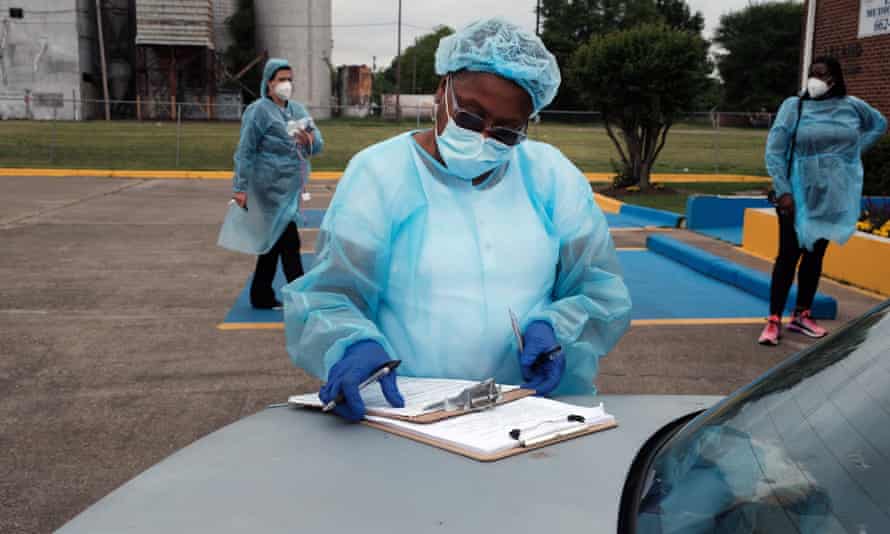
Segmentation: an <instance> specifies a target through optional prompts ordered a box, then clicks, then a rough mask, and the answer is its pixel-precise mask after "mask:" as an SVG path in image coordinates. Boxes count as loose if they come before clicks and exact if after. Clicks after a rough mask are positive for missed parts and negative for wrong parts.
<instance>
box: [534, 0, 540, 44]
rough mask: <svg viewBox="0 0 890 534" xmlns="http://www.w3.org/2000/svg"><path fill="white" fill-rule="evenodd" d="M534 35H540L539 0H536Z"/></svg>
mask: <svg viewBox="0 0 890 534" xmlns="http://www.w3.org/2000/svg"><path fill="white" fill-rule="evenodd" d="M535 35H537V36H538V37H540V36H541V0H538V7H537V8H535Z"/></svg>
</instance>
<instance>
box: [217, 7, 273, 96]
mask: <svg viewBox="0 0 890 534" xmlns="http://www.w3.org/2000/svg"><path fill="white" fill-rule="evenodd" d="M226 29H227V30H228V31H229V35H230V36H231V37H232V44H231V45H229V46H228V48H226V50H225V52H223V61H224V62H225V65H226V69H227V70H228V71H229V74H230V75H235V74H236V73H238V72H240V71H241V69H243V68H244V67H246V66H247V65H249V64H250V62H251V61H253V60H254V59H255V58H256V57H257V55H258V53H257V51H256V26H255V18H254V14H253V0H238V9H237V10H236V11H235V12H234V13H233V14H232V15H231V16H229V18H227V19H226ZM262 70H263V63H262V62H260V63H258V64H257V65H255V66H254V67H253V68H251V69H250V70H249V71H248V72H246V73H244V75H242V76H241V78H240V80H237V81H235V80H231V81H228V82H226V84H227V85H230V86H236V87H240V88H241V97H242V99H243V101H244V103H245V104H249V103H250V102H252V101H253V100H254V99H256V98H257V93H258V92H259V90H260V79H261V78H262Z"/></svg>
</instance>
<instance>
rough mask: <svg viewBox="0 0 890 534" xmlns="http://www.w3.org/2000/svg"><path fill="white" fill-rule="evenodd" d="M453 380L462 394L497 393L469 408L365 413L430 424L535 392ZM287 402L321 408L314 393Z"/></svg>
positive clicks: (377, 410)
mask: <svg viewBox="0 0 890 534" xmlns="http://www.w3.org/2000/svg"><path fill="white" fill-rule="evenodd" d="M407 380H413V381H423V380H427V379H411V378H409V379H404V378H403V379H402V384H403V385H404V384H406V383H407ZM455 382H461V388H460V389H462V390H463V391H460V393H462V394H463V393H466V392H467V390H469V389H472V388H473V387H480V386H483V385H485V386H488V388H487V389H488V391H491V386H495V387H497V388H498V390H497V395H496V396H492V395H490V394H487V395H483V396H476V397H473V401H474V402H473V403H470V404H471V407H469V408H453V407H452V408H443V409H437V410H433V411H424V412H423V413H420V414H417V415H403V414H397V413H392V412H391V411H388V410H381V409H377V408H374V407H372V406H369V407H368V408H367V413H368V415H372V416H377V417H384V418H386V419H394V420H397V421H404V422H408V423H417V424H431V423H437V422H439V421H443V420H445V419H451V418H454V417H459V416H461V415H466V414H469V413H475V412H478V411H481V410H489V409H492V408H494V407H497V406H501V405H504V404H507V403H510V402H513V401H517V400H519V399H523V398H526V397H530V396H532V395H534V394H535V391H534V390H532V389H521V388H515V387H513V388H512V389H508V390H506V391H501V390H500V389H499V388H501V387H503V386H498V385H497V384H494V382H493V381H491V380H485V381H482V382H478V383H476V382H472V381H465V380H464V381H455ZM421 383H422V382H421ZM467 385H469V386H470V387H466V388H465V387H464V386H467ZM454 392H457V390H455V391H454ZM437 400H441V399H437ZM366 402H367V401H366ZM287 404H288V406H290V407H291V408H306V409H321V408H322V404H321V401H320V400H319V399H318V397H317V396H315V395H314V394H307V395H294V396H291V397H290V398H288V402H287ZM446 406H447V404H446Z"/></svg>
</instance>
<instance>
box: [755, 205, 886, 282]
mask: <svg viewBox="0 0 890 534" xmlns="http://www.w3.org/2000/svg"><path fill="white" fill-rule="evenodd" d="M778 227H779V222H778V217H776V215H775V213H774V212H773V211H772V210H770V209H769V208H766V209H746V210H745V222H744V227H743V229H742V249H743V250H744V251H746V252H749V253H752V254H753V255H756V256H760V257H762V258H771V257H773V256H775V254H776V251H778V250H779V228H778ZM769 261H772V260H769ZM887 265H890V239H885V238H881V237H878V236H874V235H869V234H865V233H863V232H857V233H855V234H853V237H851V238H850V240H849V241H847V243H846V244H844V245H843V246H840V245H838V244H837V243H830V244H829V245H828V251H827V252H826V253H825V259H824V261H823V263H822V274H823V276H826V277H828V278H833V279H835V280H838V281H841V282H846V283H848V284H850V285H852V286H857V287H859V288H862V289H864V290H866V291H869V292H873V293H877V294H879V295H881V296H882V298H886V297H887V296H890V277H888V276H887V270H886V268H885V266H887Z"/></svg>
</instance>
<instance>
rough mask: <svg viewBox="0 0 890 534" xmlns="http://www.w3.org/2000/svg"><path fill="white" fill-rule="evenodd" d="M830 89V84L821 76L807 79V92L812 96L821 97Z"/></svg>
mask: <svg viewBox="0 0 890 534" xmlns="http://www.w3.org/2000/svg"><path fill="white" fill-rule="evenodd" d="M828 89H829V87H828V84H827V83H825V82H823V81H822V80H820V79H819V78H810V79H808V80H807V93H809V95H810V96H811V97H812V98H821V97H822V96H823V95H824V94H825V93H827V92H828Z"/></svg>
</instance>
